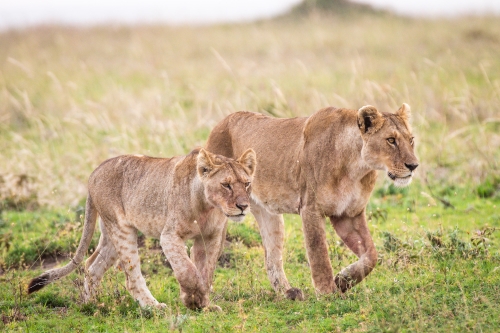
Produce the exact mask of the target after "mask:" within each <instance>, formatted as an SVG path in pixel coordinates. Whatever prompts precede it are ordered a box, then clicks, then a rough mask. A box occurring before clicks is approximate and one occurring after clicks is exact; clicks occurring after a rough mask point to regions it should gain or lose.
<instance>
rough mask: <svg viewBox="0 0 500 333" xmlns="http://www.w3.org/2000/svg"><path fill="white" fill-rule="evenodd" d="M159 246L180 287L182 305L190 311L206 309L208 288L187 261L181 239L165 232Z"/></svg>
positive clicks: (170, 232) (172, 232)
mask: <svg viewBox="0 0 500 333" xmlns="http://www.w3.org/2000/svg"><path fill="white" fill-rule="evenodd" d="M160 244H161V247H162V249H163V252H164V253H165V256H166V257H167V259H168V261H169V263H170V265H171V266H172V269H173V270H174V276H175V278H176V279H177V281H178V282H179V285H180V287H181V300H182V303H184V305H185V306H186V307H188V308H190V309H201V308H204V307H206V306H207V305H208V304H209V299H208V293H209V286H208V285H207V284H206V283H205V281H204V279H203V277H202V275H201V273H200V272H199V271H198V269H197V268H196V266H195V265H194V264H193V262H192V261H191V260H190V259H189V257H188V255H187V253H186V248H185V246H184V241H183V240H182V238H181V237H179V236H178V235H177V233H176V232H175V231H167V232H164V233H162V235H161V237H160Z"/></svg>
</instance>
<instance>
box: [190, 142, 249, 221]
mask: <svg viewBox="0 0 500 333" xmlns="http://www.w3.org/2000/svg"><path fill="white" fill-rule="evenodd" d="M256 164H257V159H256V157H255V152H254V151H253V149H248V150H247V151H245V152H244V153H243V155H241V156H240V158H238V159H237V160H234V159H232V158H227V157H224V156H221V155H215V154H212V153H209V152H208V151H206V150H204V149H201V150H200V152H199V153H198V162H197V171H198V176H199V177H200V179H201V181H202V182H203V185H204V188H205V197H206V198H207V200H208V201H209V202H210V203H211V204H212V205H214V206H215V207H219V208H220V209H221V210H222V211H223V212H224V214H226V216H227V217H229V218H230V219H231V220H233V221H236V222H239V221H242V220H243V218H244V217H245V215H246V214H247V213H248V212H249V211H250V192H251V191H252V186H251V184H252V180H253V175H254V173H255V166H256Z"/></svg>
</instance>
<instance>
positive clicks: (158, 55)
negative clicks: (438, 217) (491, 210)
mask: <svg viewBox="0 0 500 333" xmlns="http://www.w3.org/2000/svg"><path fill="white" fill-rule="evenodd" d="M499 13H500V2H498V1H493V0H489V1H486V0H483V1H478V0H476V1H473V0H461V1H444V0H435V1H429V0H425V1H412V2H407V1H396V0H366V1H347V0H330V1H328V0H305V1H300V0H280V1H263V0H256V1H229V0H211V1H194V0H192V1H152V0H142V1H127V2H123V1H120V2H118V1H114V0H108V1H106V0H100V1H96V0H87V1H79V0H78V1H76V0H75V1H60V0H59V1H58V0H47V1H43V2H40V1H31V0H18V1H15V2H14V1H11V2H6V1H2V2H0V161H1V163H0V177H1V179H0V200H2V202H3V203H4V205H5V206H12V207H31V206H33V207H34V206H38V205H42V206H44V205H48V206H51V207H74V206H75V205H78V203H81V202H82V200H84V198H85V196H86V180H87V178H88V175H89V174H90V172H91V171H92V170H93V169H94V168H95V167H97V166H98V165H99V164H100V163H101V162H102V161H103V160H105V159H107V158H109V157H112V156H116V155H119V154H128V153H130V154H135V153H141V154H148V155H153V156H171V155H179V154H185V153H187V152H189V151H190V150H191V149H192V148H194V147H196V146H201V145H203V144H204V142H205V140H206V138H207V136H208V134H209V132H210V130H211V128H212V127H213V126H214V125H215V124H216V123H217V122H218V121H219V120H221V119H222V118H223V117H224V116H226V115H227V114H229V113H231V112H234V111H238V110H250V111H256V112H262V113H265V114H268V115H272V116H277V117H292V116H305V115H310V114H311V113H313V112H314V111H316V110H318V109H320V108H323V107H325V106H330V105H332V106H337V107H346V108H353V109H358V108H359V107H361V106H363V105H366V104H373V105H375V106H377V107H378V108H379V109H380V110H383V111H391V112H394V111H395V110H396V109H397V108H398V107H399V106H400V105H401V104H402V103H403V102H406V103H409V104H410V105H411V106H412V109H413V115H414V117H413V126H414V131H415V133H416V142H417V146H416V150H417V153H418V155H419V156H420V159H421V167H419V170H418V172H417V181H416V185H415V186H422V187H424V188H427V187H428V188H432V189H434V192H433V193H436V196H439V198H445V199H446V198H447V197H448V196H450V195H452V194H453V193H455V189H456V188H464V189H466V190H467V191H469V193H470V194H472V195H478V196H490V197H491V196H496V197H498V196H499V192H500V190H499V184H500V173H499V160H500V136H499V132H500V113H499V107H498V105H500V103H499V102H500V57H499V56H498V55H499V54H500V20H499V17H498V15H499ZM380 178H384V177H380ZM384 181H385V180H384V179H381V180H380V184H379V187H381V188H386V187H387V186H388V184H386V183H384ZM419 184H420V185H419Z"/></svg>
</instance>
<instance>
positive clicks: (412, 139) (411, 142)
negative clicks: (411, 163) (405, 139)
mask: <svg viewBox="0 0 500 333" xmlns="http://www.w3.org/2000/svg"><path fill="white" fill-rule="evenodd" d="M414 139H415V138H413V137H412V138H410V144H411V145H412V146H413V143H414Z"/></svg>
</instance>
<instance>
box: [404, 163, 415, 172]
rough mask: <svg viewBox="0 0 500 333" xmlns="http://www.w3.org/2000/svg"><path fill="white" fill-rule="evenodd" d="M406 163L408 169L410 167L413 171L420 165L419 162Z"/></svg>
mask: <svg viewBox="0 0 500 333" xmlns="http://www.w3.org/2000/svg"><path fill="white" fill-rule="evenodd" d="M405 165H406V167H407V168H408V169H410V171H413V170H415V169H416V168H417V167H418V164H406V163H405Z"/></svg>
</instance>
